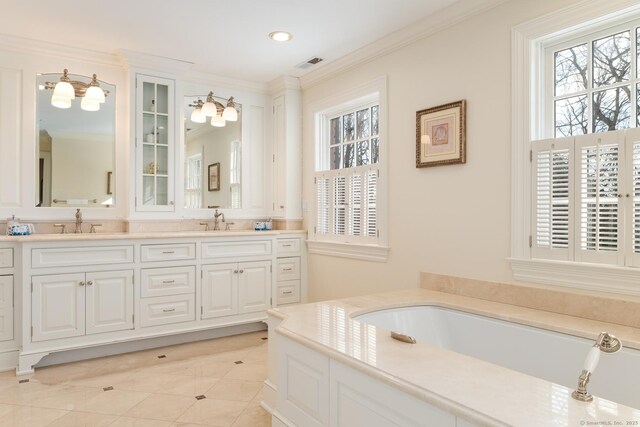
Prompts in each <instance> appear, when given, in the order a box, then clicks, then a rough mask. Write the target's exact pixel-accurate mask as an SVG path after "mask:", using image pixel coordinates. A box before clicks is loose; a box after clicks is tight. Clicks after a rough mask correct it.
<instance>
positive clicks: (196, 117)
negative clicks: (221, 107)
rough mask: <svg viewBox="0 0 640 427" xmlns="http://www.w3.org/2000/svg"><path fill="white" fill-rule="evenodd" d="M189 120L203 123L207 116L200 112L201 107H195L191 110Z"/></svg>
mask: <svg viewBox="0 0 640 427" xmlns="http://www.w3.org/2000/svg"><path fill="white" fill-rule="evenodd" d="M191 121H192V122H193V123H204V122H206V121H207V116H205V115H204V114H202V109H201V108H196V109H195V110H193V111H192V112H191Z"/></svg>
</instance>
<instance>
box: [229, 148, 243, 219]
mask: <svg viewBox="0 0 640 427" xmlns="http://www.w3.org/2000/svg"><path fill="white" fill-rule="evenodd" d="M229 165H230V167H229V186H230V188H229V191H230V192H231V208H232V209H240V200H241V189H242V186H241V185H240V176H241V175H240V173H241V171H240V141H238V140H236V141H231V150H230V159H229Z"/></svg>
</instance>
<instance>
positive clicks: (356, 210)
mask: <svg viewBox="0 0 640 427" xmlns="http://www.w3.org/2000/svg"><path fill="white" fill-rule="evenodd" d="M362 181H363V180H362V174H360V173H354V174H351V175H350V176H349V235H351V236H359V235H360V232H361V230H362Z"/></svg>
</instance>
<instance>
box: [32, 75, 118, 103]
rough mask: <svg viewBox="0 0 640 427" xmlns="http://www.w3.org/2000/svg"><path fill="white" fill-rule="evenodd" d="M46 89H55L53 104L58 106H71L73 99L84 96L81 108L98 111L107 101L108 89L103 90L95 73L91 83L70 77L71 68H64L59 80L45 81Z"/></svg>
mask: <svg viewBox="0 0 640 427" xmlns="http://www.w3.org/2000/svg"><path fill="white" fill-rule="evenodd" d="M44 88H45V89H53V95H52V96H51V105H53V106H54V107H58V108H70V107H71V101H72V100H73V99H75V98H76V97H78V98H82V101H81V102H80V108H82V109H83V110H85V111H98V110H100V104H104V103H105V100H106V99H105V97H106V96H107V95H108V94H109V91H108V90H103V89H102V88H101V87H100V83H98V79H97V76H96V75H95V74H94V75H93V78H92V79H91V81H90V82H89V83H84V82H81V81H78V80H71V79H70V78H69V70H67V69H66V68H65V69H64V73H63V74H62V77H60V81H59V82H57V83H56V82H45V85H44Z"/></svg>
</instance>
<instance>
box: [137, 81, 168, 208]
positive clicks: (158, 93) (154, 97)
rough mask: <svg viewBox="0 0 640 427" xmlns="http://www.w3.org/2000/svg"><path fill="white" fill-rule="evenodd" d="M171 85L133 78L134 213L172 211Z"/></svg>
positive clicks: (165, 82) (164, 82)
mask: <svg viewBox="0 0 640 427" xmlns="http://www.w3.org/2000/svg"><path fill="white" fill-rule="evenodd" d="M173 102H174V81H173V80H169V79H163V78H158V77H151V76H145V75H137V76H136V125H137V126H136V149H137V156H138V159H139V160H138V162H137V165H138V171H137V172H138V179H137V193H136V210H138V211H173V210H174V205H175V204H174V185H173V181H174V174H173V166H174V165H173V156H172V155H171V153H172V152H173V151H174V150H175V148H174V147H175V146H174V130H173V125H174V122H175V117H174V114H175V113H174V105H173Z"/></svg>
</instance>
